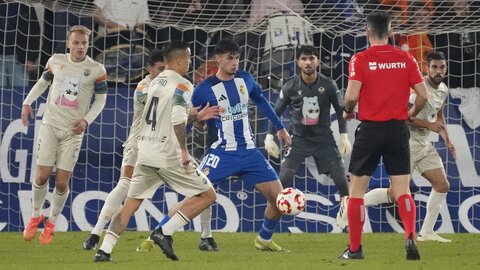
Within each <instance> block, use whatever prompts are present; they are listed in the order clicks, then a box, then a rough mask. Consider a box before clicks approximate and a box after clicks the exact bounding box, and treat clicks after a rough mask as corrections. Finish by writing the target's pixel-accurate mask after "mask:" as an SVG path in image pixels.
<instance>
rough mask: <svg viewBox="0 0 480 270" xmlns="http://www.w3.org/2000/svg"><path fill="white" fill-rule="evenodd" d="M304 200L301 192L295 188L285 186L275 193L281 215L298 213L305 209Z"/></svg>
mask: <svg viewBox="0 0 480 270" xmlns="http://www.w3.org/2000/svg"><path fill="white" fill-rule="evenodd" d="M306 202H307V200H306V199H305V195H304V194H303V192H301V191H300V190H298V189H296V188H291V187H288V188H285V189H284V190H282V191H280V193H278V195H277V208H278V210H280V212H281V213H282V214H283V215H289V216H295V215H298V214H300V213H301V212H302V211H303V209H305V204H306Z"/></svg>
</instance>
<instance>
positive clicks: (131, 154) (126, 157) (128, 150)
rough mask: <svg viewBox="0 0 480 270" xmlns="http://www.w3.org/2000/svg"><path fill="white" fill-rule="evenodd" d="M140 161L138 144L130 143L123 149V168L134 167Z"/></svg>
mask: <svg viewBox="0 0 480 270" xmlns="http://www.w3.org/2000/svg"><path fill="white" fill-rule="evenodd" d="M137 159H138V147H137V143H136V142H135V143H128V144H126V145H125V147H124V148H123V158H122V168H123V167H124V166H132V167H134V166H135V164H136V163H137Z"/></svg>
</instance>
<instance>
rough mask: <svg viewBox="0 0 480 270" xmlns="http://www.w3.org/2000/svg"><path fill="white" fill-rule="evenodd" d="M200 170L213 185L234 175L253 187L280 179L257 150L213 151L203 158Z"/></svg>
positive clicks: (218, 149)
mask: <svg viewBox="0 0 480 270" xmlns="http://www.w3.org/2000/svg"><path fill="white" fill-rule="evenodd" d="M200 170H201V171H202V172H203V173H205V175H207V177H208V179H210V182H212V183H213V184H219V183H220V182H222V181H225V180H226V179H227V178H228V177H230V176H234V175H236V176H238V177H240V178H241V179H242V180H243V181H245V182H246V183H247V185H249V186H252V187H254V186H255V185H257V184H259V183H264V182H270V181H275V180H277V179H278V175H277V172H275V170H274V169H273V167H272V165H270V163H268V161H267V160H266V159H265V157H264V156H263V155H262V153H261V152H260V151H259V150H258V149H256V148H255V149H242V150H236V151H225V150H223V149H220V148H217V149H211V151H210V153H208V154H207V155H206V156H205V157H204V158H203V160H202V163H201V164H200Z"/></svg>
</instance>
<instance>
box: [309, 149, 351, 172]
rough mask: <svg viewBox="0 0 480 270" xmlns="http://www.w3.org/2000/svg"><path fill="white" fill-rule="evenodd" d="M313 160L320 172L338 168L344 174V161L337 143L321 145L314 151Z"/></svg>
mask: <svg viewBox="0 0 480 270" xmlns="http://www.w3.org/2000/svg"><path fill="white" fill-rule="evenodd" d="M313 160H314V161H315V165H316V166H317V170H318V173H320V174H322V173H329V172H331V171H338V170H342V171H343V174H345V163H344V162H343V158H342V156H341V155H340V152H339V151H338V148H337V145H323V146H322V147H321V148H320V149H317V151H315V154H314V155H313Z"/></svg>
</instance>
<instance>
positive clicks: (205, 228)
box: [200, 206, 212, 239]
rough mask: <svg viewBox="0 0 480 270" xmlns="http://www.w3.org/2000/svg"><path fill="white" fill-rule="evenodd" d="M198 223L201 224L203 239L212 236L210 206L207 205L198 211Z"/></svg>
mask: <svg viewBox="0 0 480 270" xmlns="http://www.w3.org/2000/svg"><path fill="white" fill-rule="evenodd" d="M200 223H201V224H202V235H201V236H200V237H202V238H203V239H205V238H209V237H212V207H211V206H209V207H207V208H205V210H203V211H202V213H200Z"/></svg>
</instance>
